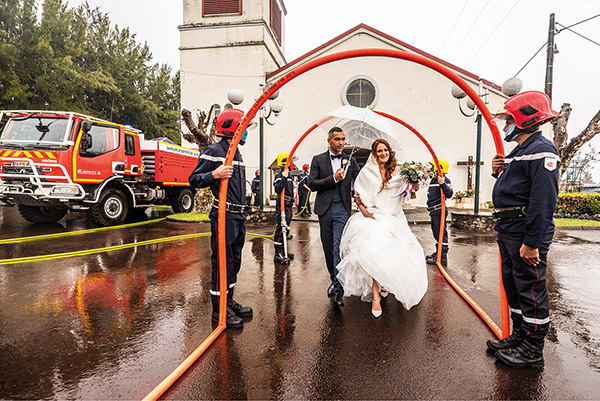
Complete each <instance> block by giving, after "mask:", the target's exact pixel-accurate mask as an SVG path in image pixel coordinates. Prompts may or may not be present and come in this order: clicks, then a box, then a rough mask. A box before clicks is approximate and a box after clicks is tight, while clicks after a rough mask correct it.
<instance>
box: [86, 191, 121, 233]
mask: <svg viewBox="0 0 600 401" xmlns="http://www.w3.org/2000/svg"><path fill="white" fill-rule="evenodd" d="M128 209H129V205H128V204H127V199H126V198H125V195H123V192H121V191H119V190H118V189H109V190H107V191H105V192H104V193H103V194H102V195H100V200H99V201H98V203H94V204H93V205H92V206H90V209H89V210H88V217H89V219H90V220H91V221H92V222H93V223H94V224H96V225H98V226H114V225H117V224H121V223H122V222H123V220H125V217H126V216H127V211H128Z"/></svg>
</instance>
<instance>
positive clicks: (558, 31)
mask: <svg viewBox="0 0 600 401" xmlns="http://www.w3.org/2000/svg"><path fill="white" fill-rule="evenodd" d="M597 17H600V14H598V15H594V16H593V17H590V18H586V19H584V20H582V21H579V22H576V23H574V24H572V25H569V26H564V25H563V24H560V23H558V22H557V23H556V25H560V26H562V27H563V28H562V29H559V30H557V31H556V34H557V35H558V34H559V33H561V32H562V31H564V30H565V29H567V30H569V31H571V32H573V33H575V34H577V35H579V36H581V37H582V38H584V39H587V40H589V41H590V42H592V43H594V44H596V45H598V46H600V43H596V42H594V41H593V40H591V39H589V38H586V37H585V36H583V35H581V34H579V33H577V32H575V31H574V30H572V29H570V28H571V27H573V26H575V25H579V24H582V23H584V22H587V21H589V20H592V19H594V18H597ZM547 44H548V41H546V42H545V43H544V44H543V45H542V47H540V48H539V50H538V51H537V52H535V54H534V55H533V56H532V57H531V58H530V59H529V61H527V62H526V63H525V65H524V66H523V67H521V69H520V70H519V71H518V72H517V73H516V74H515V75H514V76H515V77H516V76H517V75H519V74H520V73H521V71H523V69H524V68H525V67H527V64H529V63H530V62H531V60H533V59H534V58H535V56H537V55H538V53H539V52H540V51H542V49H543V48H544V47H545V46H546V45H547Z"/></svg>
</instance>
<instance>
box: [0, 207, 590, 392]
mask: <svg viewBox="0 0 600 401" xmlns="http://www.w3.org/2000/svg"><path fill="white" fill-rule="evenodd" d="M0 228H1V230H0V239H6V238H17V237H23V236H30V235H40V234H45V233H56V232H65V231H75V230H81V229H86V228H91V227H90V226H89V225H88V224H87V223H86V222H85V220H84V219H83V217H81V216H77V215H69V216H68V217H67V218H66V219H64V220H61V221H60V222H59V223H58V224H54V225H47V226H37V227H36V226H33V225H30V224H28V223H26V222H25V221H23V220H22V219H21V218H20V216H18V213H17V211H16V210H15V209H7V208H0ZM413 228H414V232H415V234H416V235H417V237H418V238H419V240H420V241H421V243H422V244H423V246H424V248H425V251H426V252H428V253H429V252H430V251H431V250H433V245H434V241H433V238H432V237H431V233H430V231H429V227H428V226H427V225H415V226H413ZM209 230H210V229H209V226H208V224H205V223H204V224H186V223H177V222H168V221H161V222H155V223H150V224H147V225H143V226H138V227H129V228H122V229H116V230H109V231H102V232H97V233H94V234H83V235H78V236H73V237H64V238H56V239H46V240H41V241H34V242H23V243H17V244H1V245H0V259H9V258H17V257H24V256H32V255H42V254H54V253H60V252H69V251H75V250H82V249H95V248H101V247H106V246H112V245H119V244H127V243H132V242H136V241H137V242H139V241H144V240H149V239H156V238H163V237H170V236H174V235H181V234H190V233H202V232H208V231H209ZM248 231H249V232H252V233H259V234H270V233H271V232H272V228H270V227H252V226H249V227H248ZM292 232H293V233H294V234H295V238H294V239H293V240H292V241H291V242H290V247H291V251H292V252H294V253H295V254H296V259H295V260H294V261H293V262H292V263H291V265H290V266H289V267H284V266H280V265H276V264H274V263H273V247H272V243H271V242H270V241H268V240H265V239H262V238H255V237H251V236H248V237H247V240H246V245H245V247H244V251H243V266H242V270H241V272H240V275H239V277H238V285H237V287H236V299H237V300H239V301H240V302H242V303H244V304H248V305H251V306H253V308H254V317H253V318H252V319H250V320H247V321H246V324H245V327H244V329H243V330H237V331H233V330H227V331H226V332H225V333H224V334H222V335H221V336H220V337H219V338H218V339H217V341H216V342H215V343H214V344H213V345H212V347H211V348H210V349H209V350H208V351H207V352H206V353H205V354H204V355H203V356H202V357H201V358H200V359H199V361H197V362H196V364H195V365H194V366H192V368H191V369H190V370H189V371H188V372H187V373H186V374H185V375H184V376H183V377H182V378H181V379H180V380H179V381H178V382H177V383H176V384H175V385H174V386H173V387H172V389H171V390H169V391H168V392H167V393H165V395H164V396H163V398H165V399H245V398H250V399H508V398H510V399H598V398H599V394H600V301H599V300H598V296H597V294H598V293H599V292H600V291H599V290H600V280H599V278H600V274H599V273H598V271H599V270H598V260H600V246H599V245H600V231H581V230H573V231H559V232H558V233H557V235H556V236H555V240H554V244H553V246H552V247H551V252H550V263H549V270H548V286H549V292H550V303H551V304H550V305H551V319H552V329H551V333H550V335H549V341H548V342H547V345H546V349H545V354H544V356H545V359H546V367H545V368H543V369H536V370H520V369H510V368H507V367H505V366H501V365H498V364H497V363H495V361H494V359H495V358H494V357H493V356H491V355H489V354H487V353H486V351H485V340H487V339H490V338H492V337H493V335H492V333H491V331H490V330H489V329H488V328H487V326H485V324H484V323H483V322H482V321H481V320H480V319H479V317H478V316H477V315H476V314H475V313H474V312H472V311H471V309H470V307H469V306H468V305H467V304H466V303H465V302H464V301H463V300H462V298H460V297H459V296H458V295H457V294H456V293H455V291H454V290H453V289H452V288H451V287H450V286H449V285H448V284H447V283H446V282H445V280H444V278H443V277H442V276H441V275H440V274H439V272H438V271H437V269H436V268H433V267H429V272H428V277H429V289H428V292H427V294H426V295H425V297H424V299H423V300H422V302H421V303H420V304H419V305H417V306H416V307H414V308H413V309H411V310H410V311H406V310H404V308H403V307H402V306H401V304H399V303H397V302H396V301H395V300H394V299H393V297H388V298H387V299H385V301H384V302H383V316H382V317H381V318H379V319H377V320H375V319H374V318H373V317H372V316H371V314H370V304H368V303H363V302H361V301H360V300H359V299H357V298H350V299H347V300H346V306H345V307H344V308H343V309H342V310H341V311H340V310H338V309H337V308H336V307H334V306H332V304H331V303H330V301H329V299H328V298H327V297H326V289H327V286H328V279H327V273H326V269H325V266H324V258H323V253H322V249H321V244H320V241H319V229H318V224H317V223H316V222H294V223H293V228H292ZM494 239H495V236H494V234H473V233H469V232H460V231H457V230H452V231H451V236H450V241H451V251H450V257H449V259H450V262H449V266H448V269H447V270H448V273H449V274H450V275H451V276H452V277H453V278H454V279H455V281H457V283H458V284H459V285H460V286H461V287H462V288H463V289H464V290H465V291H466V292H467V293H468V294H469V295H470V296H471V297H472V298H473V299H474V300H475V301H476V302H478V303H479V304H480V305H481V306H482V307H483V309H484V310H485V311H486V312H487V313H488V314H489V315H490V316H491V317H492V318H493V319H494V320H495V321H496V322H498V323H499V322H500V311H499V300H498V288H497V287H498V284H497V282H498V260H497V252H498V251H497V247H496V245H495V242H494ZM209 284H210V245H209V237H199V238H194V239H185V240H178V241H170V242H163V243H158V244H152V245H147V246H140V247H136V248H129V249H124V250H118V251H111V252H104V253H96V254H91V255H86V256H76V257H69V258H62V259H55V260H49V261H37V262H28V263H22V264H4V265H0V398H1V399H74V398H77V399H141V398H142V397H144V396H145V395H146V394H147V393H148V392H149V391H151V390H152V389H153V388H154V386H156V385H157V384H158V383H160V381H161V380H162V379H163V378H164V377H166V376H167V375H168V374H169V373H170V372H171V371H172V370H173V369H174V368H175V367H177V366H178V365H179V363H180V362H181V361H182V360H183V359H185V357H187V356H188V355H189V354H190V353H191V352H192V351H193V350H194V349H195V348H196V347H197V346H198V345H199V344H200V343H201V342H202V341H203V340H204V339H205V338H206V337H207V336H208V335H209V334H210V332H211V331H212V330H213V327H214V326H213V325H211V323H210V306H209V305H210V299H209V294H208V287H209Z"/></svg>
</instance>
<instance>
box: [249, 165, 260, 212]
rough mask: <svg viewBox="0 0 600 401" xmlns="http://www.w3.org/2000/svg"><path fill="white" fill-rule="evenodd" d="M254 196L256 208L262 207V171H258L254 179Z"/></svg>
mask: <svg viewBox="0 0 600 401" xmlns="http://www.w3.org/2000/svg"><path fill="white" fill-rule="evenodd" d="M251 186H252V196H254V206H260V198H259V196H260V194H259V192H260V170H256V172H255V173H254V178H253V179H252V184H251Z"/></svg>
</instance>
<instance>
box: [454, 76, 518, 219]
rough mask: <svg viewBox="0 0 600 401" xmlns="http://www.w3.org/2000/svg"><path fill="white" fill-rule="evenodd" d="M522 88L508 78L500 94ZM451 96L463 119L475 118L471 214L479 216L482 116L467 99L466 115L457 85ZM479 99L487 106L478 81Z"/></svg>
mask: <svg viewBox="0 0 600 401" xmlns="http://www.w3.org/2000/svg"><path fill="white" fill-rule="evenodd" d="M521 88H523V82H522V81H521V80H520V79H519V78H517V77H513V78H509V79H507V80H506V81H505V82H504V84H502V93H504V94H505V95H506V96H509V97H511V96H514V95H516V94H517V93H519V92H520V91H521ZM451 93H452V96H453V97H454V98H456V99H458V109H459V110H460V112H461V113H462V115H463V116H465V117H473V116H475V122H476V123H477V143H476V154H475V199H474V205H473V213H474V214H475V215H477V214H479V182H480V173H481V169H480V167H481V126H482V121H481V119H482V115H481V112H480V111H479V109H477V108H476V107H475V103H474V102H473V101H472V100H471V99H467V107H468V108H469V109H470V110H472V111H473V112H472V113H470V114H468V113H465V111H464V110H463V108H462V106H461V103H460V99H462V98H464V97H465V96H466V95H467V94H466V93H465V92H463V90H462V89H460V88H459V87H458V86H457V85H453V86H452V90H451ZM478 94H479V97H484V98H485V99H484V100H485V104H488V103H489V102H488V91H487V89H484V87H483V83H482V82H481V80H480V81H479V91H478Z"/></svg>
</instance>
